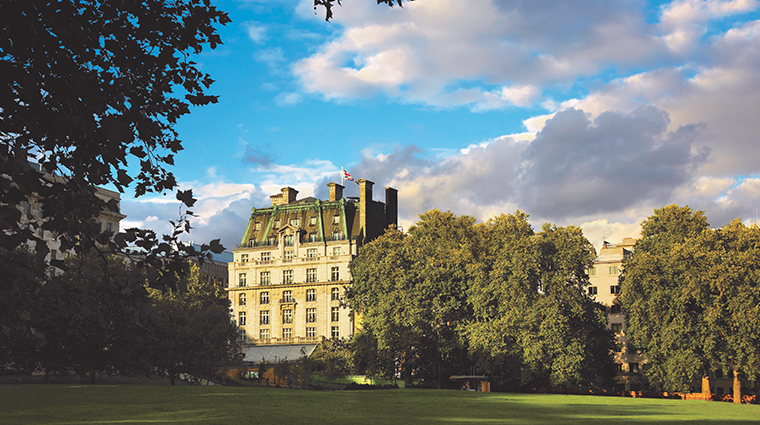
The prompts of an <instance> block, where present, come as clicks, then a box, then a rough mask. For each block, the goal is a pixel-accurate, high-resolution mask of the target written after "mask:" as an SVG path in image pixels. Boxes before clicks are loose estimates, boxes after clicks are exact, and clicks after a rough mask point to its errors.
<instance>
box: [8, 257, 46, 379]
mask: <svg viewBox="0 0 760 425" xmlns="http://www.w3.org/2000/svg"><path fill="white" fill-rule="evenodd" d="M46 268H47V267H46V266H45V263H44V262H43V261H42V259H40V258H39V257H35V256H34V255H33V253H32V252H30V251H29V250H28V249H26V247H25V246H24V247H19V248H17V249H15V250H13V251H8V250H6V249H4V248H0V270H2V273H3V276H2V279H0V294H3V295H2V296H1V297H0V369H3V368H5V367H12V368H13V369H15V370H17V371H19V372H31V371H33V370H35V369H36V368H37V364H36V356H35V355H34V353H35V351H36V350H37V349H38V348H39V347H40V346H41V345H42V344H44V342H45V339H44V337H43V336H42V334H40V333H39V332H38V331H37V330H36V329H35V327H34V325H33V324H32V318H33V316H34V312H33V310H32V308H33V306H32V305H31V303H30V300H34V299H36V298H37V294H38V293H39V291H40V290H41V289H42V285H43V283H44V281H45V278H46V275H45V270H46Z"/></svg>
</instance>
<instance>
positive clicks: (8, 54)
mask: <svg viewBox="0 0 760 425" xmlns="http://www.w3.org/2000/svg"><path fill="white" fill-rule="evenodd" d="M228 22H230V20H229V18H228V17H227V14H226V13H224V12H221V11H219V10H217V9H216V7H214V6H211V5H210V2H209V1H208V0H159V1H150V2H141V1H134V0H125V1H106V0H64V1H56V2H49V1H44V0H8V1H3V2H0V140H1V141H2V143H0V146H1V148H0V170H2V178H0V193H2V196H3V202H2V203H0V232H2V234H3V235H4V237H3V238H2V239H0V246H2V247H4V248H6V249H9V250H12V249H14V248H15V247H17V246H20V245H22V244H24V243H26V241H27V240H32V241H37V243H36V251H37V253H38V255H40V256H41V257H45V255H46V254H47V247H46V246H45V243H44V242H42V239H41V237H40V235H41V234H42V231H47V232H53V233H55V234H57V235H58V237H59V240H60V242H61V247H60V250H61V251H64V252H65V251H68V250H70V249H74V248H77V247H81V248H82V249H83V252H86V251H87V250H88V249H89V248H91V247H92V246H95V244H96V243H100V244H108V243H110V241H109V236H110V235H108V234H104V233H101V232H100V226H98V225H97V223H95V221H94V218H95V217H97V216H98V215H99V214H100V212H101V211H103V210H104V209H109V210H115V209H116V208H117V206H116V205H115V203H113V202H106V201H104V200H102V199H100V198H99V197H98V196H97V195H96V193H95V187H94V186H96V185H109V184H110V185H113V186H115V187H116V188H117V189H118V190H119V191H123V189H124V188H125V187H127V186H129V185H130V184H131V183H132V182H133V181H136V186H135V193H136V194H137V195H138V196H140V195H142V194H144V193H146V192H151V191H155V192H164V191H166V190H172V189H174V188H175V187H176V185H177V184H176V180H175V178H174V176H173V175H172V173H171V172H168V171H167V170H166V166H167V165H173V163H174V155H175V154H176V153H178V152H179V151H180V150H182V144H181V141H180V140H179V138H178V135H177V133H176V131H175V130H174V125H175V123H176V122H177V119H178V118H179V117H181V116H182V115H185V114H187V113H189V111H190V105H191V104H192V105H195V106H200V105H205V104H208V103H212V102H216V97H215V96H210V95H208V94H206V90H207V89H208V87H209V86H210V84H211V83H212V80H211V78H210V77H209V75H207V74H205V73H203V72H201V71H200V70H199V69H198V67H197V65H196V64H195V63H194V62H193V61H192V60H191V55H192V54H197V53H200V52H201V50H202V49H203V48H204V47H205V46H206V45H208V46H210V47H211V48H215V47H216V46H217V45H218V44H220V43H221V40H220V38H219V35H218V34H217V32H216V26H217V25H224V24H226V23H228ZM29 160H34V161H36V162H39V163H40V165H41V166H42V169H43V170H45V171H47V172H49V173H51V174H45V173H41V172H39V171H38V170H35V169H33V168H32V167H30V166H29V164H28V161H29ZM138 163H139V164H138ZM53 174H54V175H53ZM177 197H178V199H180V200H181V201H183V202H185V205H187V206H188V207H189V206H191V204H192V202H190V200H191V198H192V194H191V193H190V192H180V193H178V194H177ZM32 201H33V202H34V203H35V204H37V205H39V206H40V207H41V208H42V209H44V211H45V216H44V217H37V218H36V219H35V220H32V222H31V223H29V225H28V226H27V225H21V224H20V223H21V222H22V220H21V216H22V211H21V210H20V209H19V208H18V206H20V205H22V204H23V203H24V202H32ZM188 215H192V213H188ZM90 218H93V219H90ZM177 228H185V229H189V225H187V226H183V225H179V226H177ZM174 240H176V235H173V236H168V237H164V240H163V242H171V241H174ZM126 242H135V243H137V244H138V245H140V246H141V247H142V248H145V249H147V250H148V251H149V252H151V253H152V252H153V249H154V248H155V249H156V255H157V256H161V255H162V254H163V253H165V252H166V251H168V250H170V248H171V246H172V244H170V243H169V244H166V245H163V246H161V245H160V242H159V241H158V240H157V238H156V237H155V234H152V232H145V231H139V230H137V229H131V230H130V231H129V232H128V233H127V234H126V235H122V237H121V239H117V240H116V241H115V242H113V243H112V244H111V249H112V250H115V249H116V248H123V247H124V246H125V245H126ZM150 259H151V258H150V256H148V257H147V258H146V261H148V260H150ZM148 263H150V261H148ZM151 264H152V266H154V267H155V269H160V268H161V266H160V265H159V264H157V262H154V263H151ZM154 282H158V283H159V284H163V283H164V282H163V281H162V280H160V279H159V280H154Z"/></svg>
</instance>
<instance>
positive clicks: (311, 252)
mask: <svg viewBox="0 0 760 425" xmlns="http://www.w3.org/2000/svg"><path fill="white" fill-rule="evenodd" d="M306 256H307V257H309V258H316V257H317V248H309V249H307V250H306Z"/></svg>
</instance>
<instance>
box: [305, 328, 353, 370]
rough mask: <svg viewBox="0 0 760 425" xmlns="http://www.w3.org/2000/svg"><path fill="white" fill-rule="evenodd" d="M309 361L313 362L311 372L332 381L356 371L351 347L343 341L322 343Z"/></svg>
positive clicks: (335, 340)
mask: <svg viewBox="0 0 760 425" xmlns="http://www.w3.org/2000/svg"><path fill="white" fill-rule="evenodd" d="M308 359H309V361H310V362H311V364H310V367H311V372H314V373H318V374H320V375H323V376H326V377H327V378H330V379H332V378H337V377H341V376H346V375H350V374H351V373H352V372H353V371H354V365H353V356H352V351H351V346H350V344H349V343H348V342H347V341H345V340H342V339H338V338H331V339H326V340H324V341H322V342H321V343H319V345H317V348H315V349H314V352H312V353H311V355H310V356H309V358H308Z"/></svg>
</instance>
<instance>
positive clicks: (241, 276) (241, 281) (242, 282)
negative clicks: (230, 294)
mask: <svg viewBox="0 0 760 425" xmlns="http://www.w3.org/2000/svg"><path fill="white" fill-rule="evenodd" d="M245 282H246V278H245V273H240V274H239V275H238V286H245V285H246V283H245Z"/></svg>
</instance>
